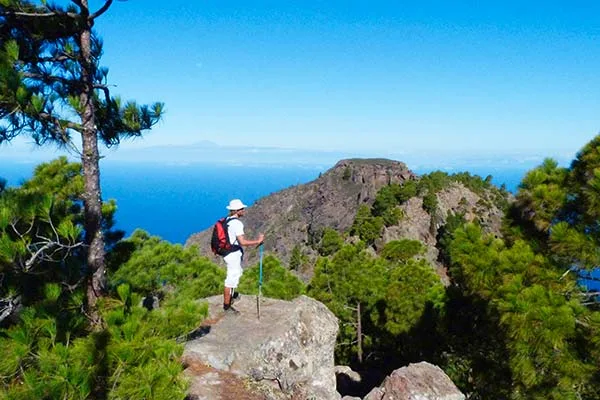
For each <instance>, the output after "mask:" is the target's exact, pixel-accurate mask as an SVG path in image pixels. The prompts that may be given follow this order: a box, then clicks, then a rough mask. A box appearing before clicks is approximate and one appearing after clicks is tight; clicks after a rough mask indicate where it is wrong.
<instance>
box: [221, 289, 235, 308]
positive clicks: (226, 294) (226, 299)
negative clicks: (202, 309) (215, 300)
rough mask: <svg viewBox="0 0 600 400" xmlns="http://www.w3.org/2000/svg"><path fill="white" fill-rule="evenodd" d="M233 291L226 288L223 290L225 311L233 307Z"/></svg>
mask: <svg viewBox="0 0 600 400" xmlns="http://www.w3.org/2000/svg"><path fill="white" fill-rule="evenodd" d="M232 290H233V289H231V288H229V287H227V286H225V289H224V290H223V308H224V309H228V308H229V307H231V291H232Z"/></svg>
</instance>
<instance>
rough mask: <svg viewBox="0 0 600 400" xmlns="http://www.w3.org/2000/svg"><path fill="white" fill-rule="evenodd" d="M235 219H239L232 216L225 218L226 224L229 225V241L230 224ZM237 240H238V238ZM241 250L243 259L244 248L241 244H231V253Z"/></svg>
mask: <svg viewBox="0 0 600 400" xmlns="http://www.w3.org/2000/svg"><path fill="white" fill-rule="evenodd" d="M234 219H238V217H236V216H234V215H230V216H228V217H227V218H225V224H226V225H227V240H229V222H230V221H232V220H234ZM236 240H237V238H236ZM238 250H240V251H241V252H242V257H244V248H243V247H242V246H241V245H239V244H233V243H232V244H231V248H230V249H229V253H233V252H234V251H238Z"/></svg>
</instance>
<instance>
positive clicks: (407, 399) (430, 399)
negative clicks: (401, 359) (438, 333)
mask: <svg viewBox="0 0 600 400" xmlns="http://www.w3.org/2000/svg"><path fill="white" fill-rule="evenodd" d="M464 399H465V395H464V394H462V393H461V392H460V391H459V390H458V388H457V387H456V386H455V385H454V383H453V382H452V381H451V380H450V378H448V375H446V374H445V373H444V371H442V369H441V368H440V367H437V366H435V365H432V364H429V363H427V362H420V363H417V364H410V365H409V366H408V367H402V368H399V369H397V370H395V371H394V372H392V374H391V375H390V376H388V377H387V378H385V380H384V381H383V384H382V385H381V386H380V387H378V388H374V389H373V390H372V391H371V392H369V394H368V395H367V396H366V397H365V398H364V400H464Z"/></svg>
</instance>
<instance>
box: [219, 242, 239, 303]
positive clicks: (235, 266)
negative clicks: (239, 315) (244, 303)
mask: <svg viewBox="0 0 600 400" xmlns="http://www.w3.org/2000/svg"><path fill="white" fill-rule="evenodd" d="M224 259H225V263H226V264H227V277H226V278H225V289H224V290H223V309H224V310H226V311H227V310H233V311H236V310H235V309H233V307H231V300H232V297H233V293H234V290H235V288H237V286H238V283H239V282H240V277H241V276H242V253H241V251H240V252H238V251H236V252H233V253H231V254H228V255H227V256H225V258H224Z"/></svg>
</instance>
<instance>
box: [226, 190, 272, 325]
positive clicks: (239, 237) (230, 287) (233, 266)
mask: <svg viewBox="0 0 600 400" xmlns="http://www.w3.org/2000/svg"><path fill="white" fill-rule="evenodd" d="M226 208H227V209H228V210H229V217H228V218H227V232H228V235H229V243H231V245H232V246H237V249H236V250H235V251H232V252H231V253H229V254H227V255H226V256H225V257H223V259H224V260H225V264H227V277H226V278H225V290H224V291H223V310H225V312H227V313H231V314H238V313H239V311H238V310H236V309H235V308H233V307H232V305H231V303H232V300H235V299H237V298H238V297H239V294H238V293H237V292H235V289H236V288H237V286H238V283H239V282H240V277H241V276H242V258H243V255H244V249H243V247H244V246H257V245H259V244H261V243H262V242H263V240H264V238H265V235H263V234H262V233H261V234H259V235H258V238H257V239H256V240H249V239H247V238H246V237H245V236H244V224H243V223H242V221H240V218H241V217H243V216H244V212H245V208H246V205H245V204H244V203H242V201H241V200H239V199H234V200H231V201H230V202H229V205H228V206H227V207H226Z"/></svg>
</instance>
